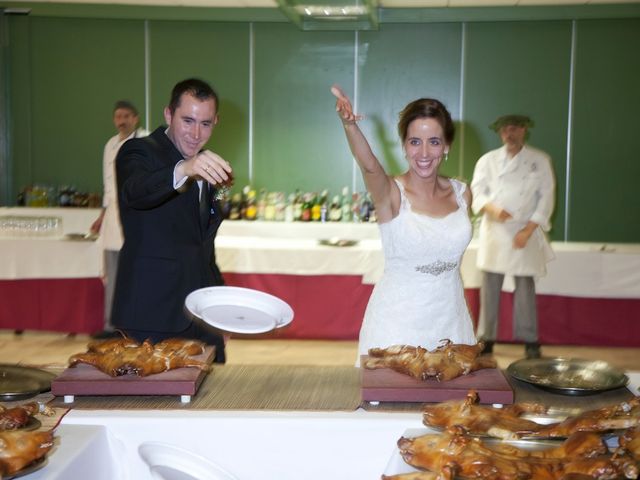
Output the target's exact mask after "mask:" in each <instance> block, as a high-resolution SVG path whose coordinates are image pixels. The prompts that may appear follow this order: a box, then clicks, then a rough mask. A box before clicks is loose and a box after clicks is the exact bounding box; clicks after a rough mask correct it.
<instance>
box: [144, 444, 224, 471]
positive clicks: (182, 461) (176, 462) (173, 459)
mask: <svg viewBox="0 0 640 480" xmlns="http://www.w3.org/2000/svg"><path fill="white" fill-rule="evenodd" d="M138 454H139V455H140V457H141V458H142V460H144V462H145V463H146V464H147V465H148V466H149V470H150V471H151V475H152V477H153V478H154V479H156V480H237V478H236V477H235V476H234V475H232V474H231V473H229V472H227V471H226V470H225V469H224V468H222V467H220V466H219V465H216V464H215V463H214V462H212V461H211V460H208V459H206V458H204V457H201V456H200V455H196V454H195V453H193V452H190V451H189V450H185V449H184V448H180V447H176V446H175V445H169V444H168V443H161V442H145V443H143V444H141V445H140V446H139V447H138Z"/></svg>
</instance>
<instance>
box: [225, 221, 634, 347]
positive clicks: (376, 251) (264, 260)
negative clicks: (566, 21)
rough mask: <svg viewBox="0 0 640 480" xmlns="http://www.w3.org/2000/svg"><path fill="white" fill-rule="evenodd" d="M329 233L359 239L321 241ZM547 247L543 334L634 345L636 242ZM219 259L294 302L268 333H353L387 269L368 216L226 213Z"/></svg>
mask: <svg viewBox="0 0 640 480" xmlns="http://www.w3.org/2000/svg"><path fill="white" fill-rule="evenodd" d="M332 238H341V239H353V240H357V241H358V243H357V244H356V245H354V246H350V247H333V246H326V245H320V244H319V240H322V239H332ZM552 246H553V249H554V251H555V255H556V259H555V260H554V261H552V262H550V263H549V264H548V274H547V276H546V277H543V278H541V279H540V280H539V281H538V285H537V292H538V312H539V321H540V340H541V342H542V343H546V344H559V345H560V344H565V345H613V346H629V347H633V346H640V245H622V244H615V245H614V244H593V243H562V242H554V243H553V244H552ZM476 253H477V242H476V240H472V242H471V244H470V245H469V248H468V249H467V251H466V253H465V255H464V257H463V261H462V265H461V273H462V279H463V282H464V285H465V293H466V296H467V303H468V305H469V307H470V310H471V313H472V316H473V318H474V319H477V317H478V311H479V288H480V284H481V273H480V272H479V271H478V269H477V268H476V266H475V259H476ZM216 258H217V262H218V265H219V266H220V268H221V270H222V271H223V272H224V276H225V279H226V282H227V284H229V285H235V286H243V287H248V288H255V289H258V290H262V291H266V292H268V293H271V294H273V295H276V296H279V297H281V298H283V299H284V300H285V301H287V302H288V303H289V304H290V305H291V306H292V307H293V309H294V312H295V318H294V321H293V323H292V324H291V326H289V327H288V328H287V329H284V330H283V331H279V332H275V333H273V334H271V335H272V336H279V337H283V338H331V339H355V338H357V336H358V332H359V329H360V323H361V321H362V318H363V315H364V311H365V308H366V305H367V301H368V299H369V296H370V294H371V291H372V289H373V284H374V283H375V282H376V281H377V280H378V279H379V278H380V276H381V275H382V272H383V269H384V260H383V256H382V251H381V246H380V240H379V235H378V228H377V225H375V224H351V223H350V224H342V223H329V224H305V223H290V224H273V223H269V222H244V221H240V222H224V223H223V224H222V227H221V229H220V233H219V236H218V239H217V241H216ZM503 290H504V291H503V303H502V305H503V308H502V310H501V321H500V327H499V340H500V341H510V340H511V339H512V331H511V321H510V319H511V310H512V308H511V305H512V292H513V281H512V279H510V278H507V279H506V280H505V285H504V288H503ZM605 324H606V328H603V325H605Z"/></svg>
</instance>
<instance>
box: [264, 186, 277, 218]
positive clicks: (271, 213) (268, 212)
mask: <svg viewBox="0 0 640 480" xmlns="http://www.w3.org/2000/svg"><path fill="white" fill-rule="evenodd" d="M277 194H278V192H269V193H267V200H266V204H265V207H264V219H265V220H268V221H270V222H273V221H274V220H275V219H276V201H277V200H276V199H277Z"/></svg>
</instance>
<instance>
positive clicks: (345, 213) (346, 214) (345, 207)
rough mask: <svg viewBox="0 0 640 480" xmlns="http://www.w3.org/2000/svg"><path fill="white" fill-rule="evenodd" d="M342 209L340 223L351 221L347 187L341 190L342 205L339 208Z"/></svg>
mask: <svg viewBox="0 0 640 480" xmlns="http://www.w3.org/2000/svg"><path fill="white" fill-rule="evenodd" d="M340 207H341V208H342V218H341V219H342V221H343V222H350V221H351V199H350V197H349V187H344V188H343V189H342V204H341V206H340Z"/></svg>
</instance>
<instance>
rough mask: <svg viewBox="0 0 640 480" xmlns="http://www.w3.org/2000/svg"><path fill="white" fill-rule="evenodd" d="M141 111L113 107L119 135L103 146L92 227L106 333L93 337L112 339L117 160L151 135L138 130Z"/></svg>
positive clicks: (118, 244) (118, 241)
mask: <svg viewBox="0 0 640 480" xmlns="http://www.w3.org/2000/svg"><path fill="white" fill-rule="evenodd" d="M138 121H139V115H138V110H137V109H136V107H135V106H134V105H133V103H131V102H129V101H127V100H119V101H117V102H116V103H115V106H114V108H113V124H114V125H115V127H116V129H117V130H118V133H117V134H116V135H114V136H113V137H111V138H110V139H109V140H108V141H107V143H106V145H105V146H104V154H103V157H102V179H103V188H104V194H103V197H102V207H103V208H102V212H100V216H99V217H98V218H97V219H96V221H95V222H93V225H91V232H92V233H96V234H97V233H100V241H101V242H102V248H103V250H104V275H103V279H104V287H105V288H104V318H105V320H104V321H105V323H104V330H103V331H102V332H98V333H96V334H94V335H93V337H94V338H108V337H110V336H113V335H114V334H115V333H114V332H113V327H112V326H111V305H112V303H113V292H114V288H115V280H116V273H117V269H118V254H119V252H120V249H121V248H122V226H121V225H120V215H119V212H118V195H117V192H116V170H115V160H116V155H117V154H118V150H120V147H121V146H122V144H123V143H124V142H126V141H127V140H129V139H130V138H136V137H146V136H147V135H148V134H149V132H147V131H146V130H144V129H142V128H138Z"/></svg>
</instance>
